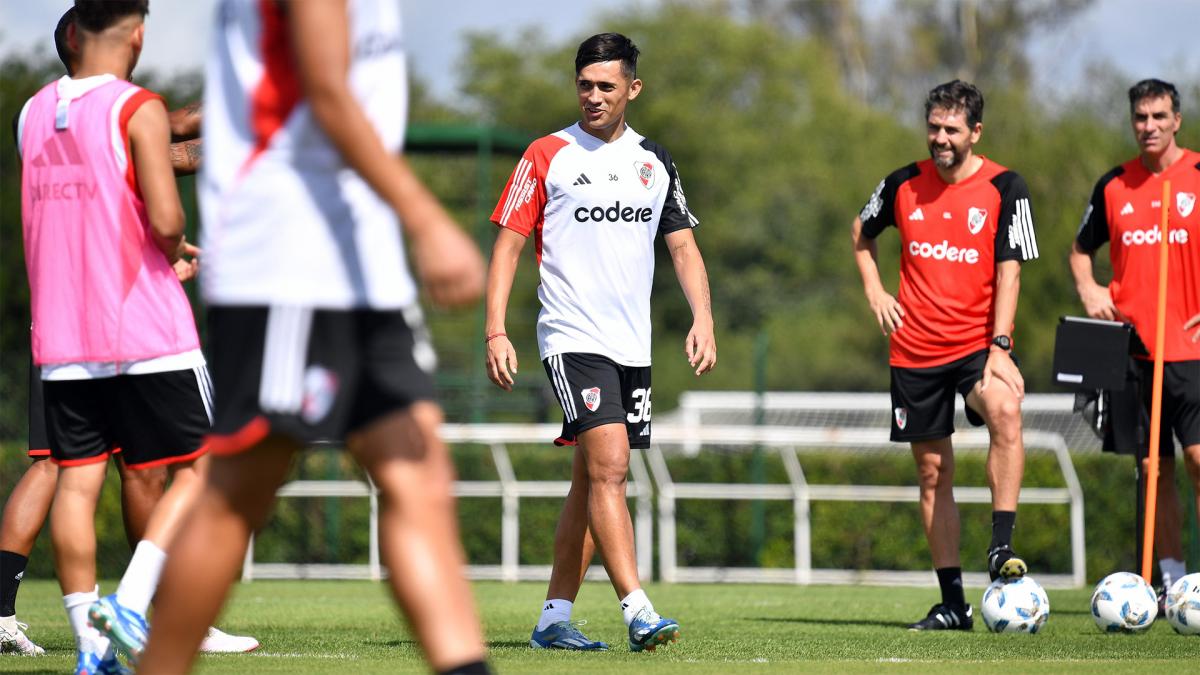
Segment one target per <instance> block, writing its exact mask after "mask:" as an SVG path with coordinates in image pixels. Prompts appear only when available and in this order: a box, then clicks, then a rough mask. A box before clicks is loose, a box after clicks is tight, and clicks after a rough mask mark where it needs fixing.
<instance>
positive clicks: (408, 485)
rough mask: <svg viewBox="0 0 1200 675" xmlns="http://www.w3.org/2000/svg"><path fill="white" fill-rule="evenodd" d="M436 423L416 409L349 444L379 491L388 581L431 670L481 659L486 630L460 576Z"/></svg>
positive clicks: (429, 412)
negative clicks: (481, 625)
mask: <svg viewBox="0 0 1200 675" xmlns="http://www.w3.org/2000/svg"><path fill="white" fill-rule="evenodd" d="M441 421H442V411H441V408H439V407H438V406H437V405H435V404H433V403H428V402H426V403H417V404H415V405H413V406H412V407H411V408H409V409H408V410H406V411H403V412H398V413H395V414H392V415H389V416H387V417H385V418H383V419H380V420H378V421H376V422H375V423H373V424H371V425H370V426H369V427H367V428H366V429H364V430H363V431H361V432H359V433H357V434H355V435H354V436H353V437H350V438H348V439H347V441H348V443H347V446H348V447H349V449H350V451H351V452H352V453H353V454H354V456H355V457H356V458H357V459H358V461H359V462H360V463H361V464H362V466H363V468H365V469H366V470H367V472H368V473H369V474H370V475H371V478H372V480H374V481H375V485H376V486H377V487H378V488H379V493H380V499H379V503H380V515H379V529H380V536H381V541H380V545H381V548H382V553H383V559H384V562H385V563H386V564H387V567H388V572H389V576H388V580H389V582H390V583H391V586H392V592H393V594H395V597H396V600H397V602H398V603H399V604H400V607H401V609H403V610H404V613H405V615H406V616H407V617H408V620H409V623H410V624H411V626H412V630H413V633H414V634H415V635H416V636H417V639H418V640H419V641H420V642H421V645H422V646H423V647H424V648H425V654H426V657H427V658H428V659H429V663H430V665H431V666H433V668H434V669H435V670H446V669H449V668H453V667H455V666H460V665H463V664H466V663H471V662H474V661H480V660H482V659H483V657H484V646H483V629H482V628H481V627H480V624H479V618H478V615H477V614H476V611H475V600H474V598H473V597H472V595H471V588H470V586H469V585H468V584H467V580H466V578H465V577H464V576H463V566H464V565H465V564H466V559H465V556H464V555H463V550H462V544H461V543H460V541H459V536H458V520H457V516H456V513H455V503H454V497H453V494H452V489H453V482H454V467H453V465H452V464H451V462H450V454H449V451H448V449H447V448H446V445H445V443H443V442H442V440H441V438H440V437H439V436H438V426H439V425H440V424H441ZM446 626H453V629H452V630H447V629H446Z"/></svg>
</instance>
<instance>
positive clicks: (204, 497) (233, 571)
mask: <svg viewBox="0 0 1200 675" xmlns="http://www.w3.org/2000/svg"><path fill="white" fill-rule="evenodd" d="M296 449H297V446H296V444H295V443H292V442H291V441H286V440H283V439H279V438H274V437H272V438H267V439H266V440H264V441H263V442H262V443H260V444H258V445H257V446H255V447H254V448H252V449H250V450H248V451H246V452H244V453H242V454H239V455H235V456H231V457H214V458H212V460H211V465H210V467H209V474H208V478H207V480H206V481H205V484H204V488H203V490H202V491H201V493H200V495H199V497H197V499H196V501H195V504H194V506H193V508H192V511H191V513H190V514H188V515H187V516H186V518H185V520H184V522H183V523H182V524H181V525H180V527H179V534H178V536H176V537H175V540H174V541H173V542H172V543H171V547H170V549H169V551H168V555H167V563H166V567H165V568H164V569H163V574H162V578H161V580H160V583H159V586H158V594H157V596H156V598H155V600H156V601H157V602H156V604H155V607H156V608H157V610H156V611H155V613H154V623H153V625H152V626H151V628H150V638H149V641H148V643H147V645H146V651H145V652H144V653H143V655H142V658H141V660H140V661H139V663H138V672H140V673H171V674H174V673H185V672H188V671H189V670H191V667H192V663H193V661H194V660H195V658H196V651H197V650H198V649H199V647H200V641H201V640H202V639H203V638H204V635H205V633H206V632H207V631H208V627H209V626H211V625H212V623H213V620H214V619H216V617H217V614H218V613H219V612H220V611H221V606H222V605H224V603H225V598H226V596H227V595H228V593H229V587H230V586H231V585H232V584H233V582H234V580H235V579H237V575H238V570H239V569H240V568H241V564H242V559H243V557H244V556H245V555H246V546H247V543H248V542H249V539H250V533H251V532H253V531H254V530H255V529H257V528H258V527H260V526H261V525H262V523H263V522H264V521H265V520H266V518H267V515H268V514H269V512H270V509H271V505H272V504H273V503H274V501H275V491H276V490H277V489H278V487H279V485H280V484H281V483H282V482H283V479H284V477H285V476H286V475H287V470H288V466H289V464H290V461H291V458H292V454H293V453H294V452H295V450H296Z"/></svg>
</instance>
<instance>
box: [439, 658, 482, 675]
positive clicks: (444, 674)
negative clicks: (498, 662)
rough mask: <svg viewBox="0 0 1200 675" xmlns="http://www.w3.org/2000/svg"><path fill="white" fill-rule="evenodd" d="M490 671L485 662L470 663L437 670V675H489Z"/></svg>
mask: <svg viewBox="0 0 1200 675" xmlns="http://www.w3.org/2000/svg"><path fill="white" fill-rule="evenodd" d="M491 672H492V671H491V669H490V668H488V665H487V663H486V662H485V661H472V662H470V663H464V664H462V665H460V666H455V667H453V668H447V669H446V670H439V671H438V673H439V675H491Z"/></svg>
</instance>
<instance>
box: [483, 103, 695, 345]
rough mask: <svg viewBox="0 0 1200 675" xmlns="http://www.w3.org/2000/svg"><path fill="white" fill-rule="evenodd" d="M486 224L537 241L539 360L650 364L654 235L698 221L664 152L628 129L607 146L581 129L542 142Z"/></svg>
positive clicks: (513, 178)
mask: <svg viewBox="0 0 1200 675" xmlns="http://www.w3.org/2000/svg"><path fill="white" fill-rule="evenodd" d="M492 222H494V223H496V224H497V225H499V226H500V227H505V228H508V229H510V230H512V231H514V232H517V233H519V234H521V235H524V236H530V235H533V237H534V250H535V253H536V255H537V260H538V272H539V275H540V279H541V283H540V284H539V286H538V298H539V299H540V300H541V304H542V309H541V312H539V313H538V325H537V335H538V349H539V351H540V352H541V357H542V358H543V359H545V358H547V357H550V356H554V355H557V354H564V353H570V352H575V353H587V354H600V355H602V356H606V357H608V358H610V359H612V360H613V361H615V362H617V363H619V364H621V365H626V366H648V365H650V288H651V285H652V282H653V279H654V238H655V237H656V236H657V235H658V234H659V233H660V232H661V233H662V234H667V233H669V232H674V231H676V230H681V229H683V228H686V227H695V226H696V225H698V224H699V221H697V220H696V218H695V216H693V215H692V214H691V212H690V211H688V207H687V200H686V199H685V198H684V196H683V186H682V184H681V183H680V181H679V174H678V172H677V171H676V170H675V163H674V162H672V161H671V155H670V153H668V152H667V151H666V149H665V148H663V147H661V146H659V145H658V144H656V143H654V142H653V141H651V140H649V139H647V138H645V137H643V136H642V135H641V134H639V133H637V132H635V131H634V130H633V129H631V128H628V127H626V129H625V132H624V133H623V134H622V135H621V136H620V137H619V138H617V140H615V141H613V142H612V143H605V142H604V141H602V140H600V139H598V138H596V137H595V136H592V135H590V134H588V133H587V132H585V131H584V130H583V129H581V128H580V127H579V125H578V124H574V125H571V126H570V127H568V128H566V129H563V130H562V131H559V132H556V133H554V134H551V135H549V136H544V137H542V138H539V139H538V140H536V141H534V142H533V143H532V144H531V145H530V146H529V148H528V149H526V150H525V154H524V156H522V157H521V161H520V162H519V163H518V164H517V168H516V169H515V170H514V171H513V173H512V176H511V177H510V178H509V179H508V185H506V186H505V188H504V192H503V194H501V195H500V201H499V203H497V204H496V210H495V212H493V213H492Z"/></svg>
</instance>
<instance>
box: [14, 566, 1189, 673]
mask: <svg viewBox="0 0 1200 675" xmlns="http://www.w3.org/2000/svg"><path fill="white" fill-rule="evenodd" d="M114 587H115V584H114V583H112V582H109V583H105V584H103V585H102V590H104V591H105V592H108V591H109V590H110V589H112V588H114ZM474 588H475V594H476V598H477V600H478V602H479V606H480V609H481V611H482V613H483V621H484V629H485V631H486V634H487V639H488V643H489V648H490V658H491V663H492V664H493V666H495V668H496V670H497V671H499V672H501V673H563V672H571V673H622V674H623V675H627V674H628V673H629V672H643V671H641V670H638V671H631V668H637V669H646V670H645V671H644V672H651V673H688V674H689V675H690V674H693V673H720V674H721V675H726V674H728V673H794V672H802V671H809V672H811V671H823V672H831V671H836V672H839V673H841V672H859V673H867V672H870V673H878V672H879V671H884V670H886V671H889V672H906V673H908V672H920V673H940V672H946V673H951V672H953V673H962V672H1005V673H1014V672H1032V671H1034V670H1038V671H1044V672H1055V673H1058V672H1098V671H1101V670H1111V669H1113V668H1119V669H1122V670H1126V671H1132V672H1147V671H1149V670H1150V669H1152V668H1162V669H1166V668H1179V667H1180V666H1183V667H1184V668H1188V667H1189V666H1187V665H1186V664H1188V663H1192V664H1195V663H1196V661H1195V659H1196V658H1197V657H1200V637H1183V636H1180V635H1176V634H1175V632H1174V631H1173V630H1171V627H1170V626H1169V625H1168V624H1167V623H1166V621H1163V620H1160V621H1158V622H1157V623H1156V624H1155V625H1154V626H1153V627H1152V628H1151V629H1150V630H1149V631H1147V632H1146V633H1144V634H1141V635H1105V634H1103V633H1101V632H1100V631H1099V630H1098V629H1097V628H1096V626H1095V624H1093V623H1092V618H1091V614H1090V613H1089V611H1088V601H1089V598H1090V597H1091V591H1090V590H1072V591H1050V592H1049V596H1050V606H1051V614H1050V620H1049V622H1048V623H1047V625H1046V627H1045V628H1044V630H1043V632H1041V633H1039V634H1038V635H1012V634H1009V635H992V634H990V633H988V632H987V629H986V628H984V627H983V622H982V621H981V620H980V619H979V618H978V617H977V618H976V626H975V631H974V632H972V633H961V632H950V633H911V632H909V631H907V630H904V628H903V624H905V623H907V622H910V621H914V620H916V619H918V618H920V617H922V616H924V614H925V612H926V611H927V610H928V609H929V606H930V605H931V604H933V603H934V602H935V601H936V599H937V590H936V589H932V588H925V589H912V588H895V589H892V588H877V587H851V586H814V587H800V586H752V585H659V584H655V585H652V586H650V587H649V588H648V589H647V590H648V592H649V594H650V597H651V598H652V599H653V600H654V603H655V606H656V608H658V609H659V610H660V611H662V612H663V613H664V614H666V615H667V616H671V617H673V618H675V619H677V620H678V621H679V623H680V629H681V638H680V641H679V643H677V644H673V645H670V646H668V647H666V648H660V649H659V650H658V651H657V652H655V653H642V654H632V653H630V652H629V649H628V646H627V642H626V637H625V627H624V624H623V623H622V622H621V616H620V612H619V611H618V609H617V602H616V599H615V598H614V597H613V592H612V589H611V588H610V587H609V586H608V584H600V583H589V584H586V585H585V586H584V589H583V591H582V592H581V594H580V596H579V600H578V602H577V603H576V605H575V616H574V618H575V619H587V620H588V625H587V626H586V627H585V629H584V630H585V632H586V633H587V634H588V635H589V636H590V637H592V638H593V639H600V640H604V641H606V642H608V643H609V644H610V645H612V648H613V649H612V651H610V652H607V653H568V652H559V651H555V652H546V651H534V650H531V649H530V648H529V646H528V644H529V642H528V640H529V632H530V630H531V629H532V627H533V623H534V621H535V620H536V618H537V613H538V611H539V609H540V601H541V598H542V594H543V593H544V592H545V585H544V584H541V583H522V584H505V583H498V582H482V583H477V584H475V587H474ZM981 594H982V591H981V589H969V590H968V596H967V597H968V598H969V599H976V600H977V599H978V597H979V596H980V595H981ZM18 617H19V618H20V619H21V620H22V621H25V622H28V623H29V624H30V630H29V635H30V637H32V638H33V639H34V641H36V642H38V643H39V644H41V645H42V646H43V647H45V648H46V652H47V655H46V656H45V657H43V658H25V657H17V656H10V655H7V654H6V655H0V671H5V672H69V671H70V669H71V668H72V666H73V665H74V652H73V649H74V645H73V640H72V637H71V634H70V631H69V629H68V627H67V624H66V616H65V614H64V612H63V609H62V600H61V598H60V596H59V592H58V587H57V585H56V584H55V583H54V582H52V581H42V580H29V581H26V582H24V583H23V584H22V586H21V597H20V601H19V604H18ZM219 625H220V626H221V627H222V628H223V629H225V630H227V631H229V632H233V633H239V634H251V635H254V636H255V637H257V638H258V639H259V640H260V641H261V642H262V647H261V648H260V649H259V650H258V651H257V652H255V653H252V654H236V655H219V656H205V657H202V658H201V659H200V662H199V668H198V672H201V673H330V672H354V673H356V674H359V673H376V672H378V673H383V672H388V673H396V672H427V667H426V666H425V664H424V661H423V659H422V657H421V653H420V649H419V648H418V647H417V645H416V644H415V643H414V642H413V640H412V638H411V637H410V636H409V635H408V633H407V631H406V630H405V629H404V627H403V624H402V622H401V620H400V619H399V618H398V617H397V615H396V612H395V610H394V609H393V605H392V603H391V600H390V596H389V595H388V593H387V590H386V587H385V586H383V585H382V584H373V583H368V582H351V581H345V582H322V581H256V582H254V583H251V584H245V585H240V586H238V587H237V589H236V590H235V595H234V597H233V600H232V602H231V603H230V605H229V606H228V607H227V609H226V614H225V616H224V617H223V618H222V620H221V621H220V623H219ZM446 629H447V630H453V626H447V627H446Z"/></svg>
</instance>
